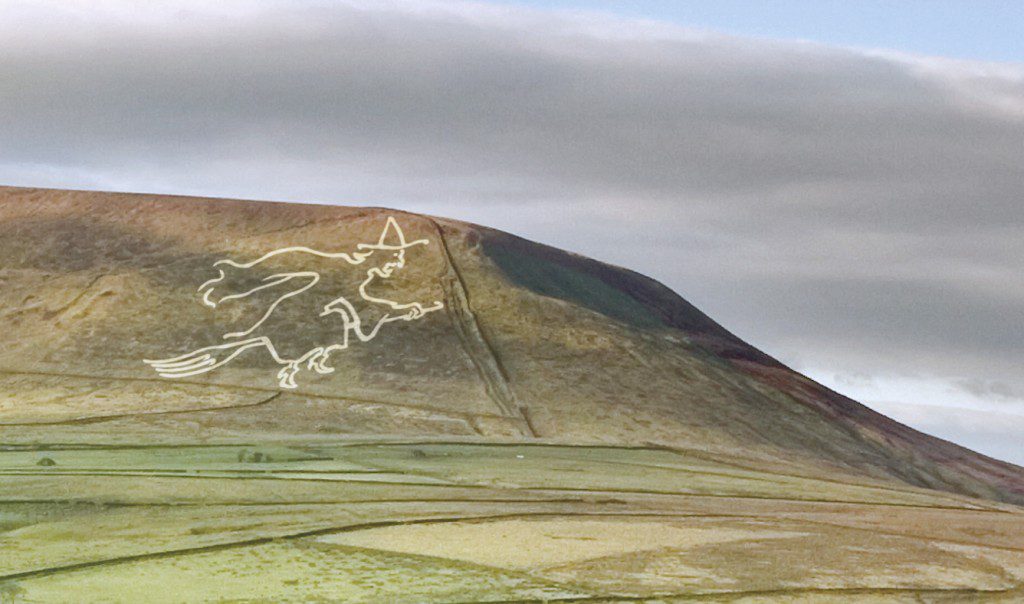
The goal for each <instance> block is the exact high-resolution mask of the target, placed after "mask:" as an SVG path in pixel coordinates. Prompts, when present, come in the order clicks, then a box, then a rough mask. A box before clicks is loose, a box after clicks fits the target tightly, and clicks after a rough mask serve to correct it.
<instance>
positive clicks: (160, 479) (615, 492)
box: [0, 441, 1024, 602]
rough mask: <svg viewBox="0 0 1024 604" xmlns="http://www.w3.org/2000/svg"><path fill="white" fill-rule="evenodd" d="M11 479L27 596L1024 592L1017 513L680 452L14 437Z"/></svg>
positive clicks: (14, 586) (518, 597)
mask: <svg viewBox="0 0 1024 604" xmlns="http://www.w3.org/2000/svg"><path fill="white" fill-rule="evenodd" d="M0 485H2V488H0V530H2V532H0V575H2V576H0V593H2V594H3V597H4V598H6V601H14V602H54V601H104V602H139V601H147V602H195V601H247V602H252V601H266V602H275V601H296V600H301V601H337V602H378V601H388V602H423V601H428V602H430V601H436V602H484V601H527V602H530V601H534V602H548V601H574V602H578V601H636V600H644V599H648V598H657V599H659V600H663V601H664V600H672V599H686V598H692V597H700V598H703V599H713V600H724V601H732V600H735V599H741V600H742V599H746V598H755V597H768V596H771V597H772V598H774V599H778V598H783V597H784V598H788V599H795V601H799V600H800V599H802V598H814V599H819V598H821V597H826V596H829V597H831V596H835V597H840V596H843V597H847V598H859V599H864V600H874V599H885V600H890V599H897V600H898V599H901V598H903V597H906V598H908V599H910V598H915V597H929V598H942V597H948V598H951V599H956V598H957V597H965V596H966V595H969V596H970V597H971V598H974V599H988V600H991V601H1001V600H1002V601H1012V599H1014V598H1016V597H1021V596H1022V595H1024V592H1022V591H1021V588H1020V585H1021V583H1022V581H1024V546H1022V544H1024V514H1022V513H1021V511H1020V510H1019V508H1016V507H1014V506H1009V505H1005V504H995V503H991V502H986V501H982V500H974V499H970V498H966V497H960V496H955V495H945V494H937V493H935V492H930V491H925V490H921V489H912V488H907V489H897V488H893V487H892V486H889V485H884V484H881V483H880V484H871V483H852V482H849V483H848V482H843V481H837V480H825V479H821V478H814V477H801V476H794V475H783V474H775V473H771V472H767V471H763V470H758V469H757V468H752V467H744V466H740V465H731V464H729V463H724V462H721V461H713V460H710V459H708V458H706V457H704V456H702V455H700V454H699V452H686V451H681V450H680V451H674V450H667V449H660V448H622V447H572V446H554V445H518V444H517V445H512V444H499V443H493V444H482V443H459V442H448V443H443V442H426V441H422V442H406V443H396V442H390V443H385V442H377V443H350V444H346V445H338V444H326V443H323V442H306V443H295V442H293V443H274V444H265V445H245V446H239V445H221V446H203V445H193V446H187V445H182V446H150V447H132V446H128V445H118V446H82V445H71V446H60V445H50V446H41V445H35V446H33V445H19V446H7V447H5V448H4V450H3V451H2V452H0ZM70 594H74V596H71V595H70Z"/></svg>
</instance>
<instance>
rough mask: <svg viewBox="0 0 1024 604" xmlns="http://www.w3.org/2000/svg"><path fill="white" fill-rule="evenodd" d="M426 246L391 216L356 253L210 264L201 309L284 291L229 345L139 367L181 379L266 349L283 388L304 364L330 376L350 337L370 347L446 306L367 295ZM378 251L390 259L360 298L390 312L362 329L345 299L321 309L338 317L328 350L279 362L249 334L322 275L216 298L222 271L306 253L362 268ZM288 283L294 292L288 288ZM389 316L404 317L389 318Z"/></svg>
mask: <svg viewBox="0 0 1024 604" xmlns="http://www.w3.org/2000/svg"><path fill="white" fill-rule="evenodd" d="M429 243H430V242H429V241H428V240H427V239H417V240H415V241H406V240H405V233H403V232H402V229H401V227H400V226H399V225H398V221H396V220H395V218H394V217H393V216H389V217H388V219H387V223H386V224H385V225H384V229H383V230H382V231H381V234H380V239H378V240H377V242H376V243H360V244H357V245H356V250H357V251H355V252H353V253H351V254H349V253H346V252H336V253H331V252H321V251H319V250H314V249H312V248H308V247H285V248H279V249H276V250H274V251H272V252H268V253H266V254H264V255H263V256H260V257H259V258H257V259H256V260H253V261H251V262H236V261H234V260H230V259H224V260H219V261H217V262H215V263H214V264H213V266H214V268H216V269H217V272H218V276H216V277H214V278H213V279H210V280H209V281H207V282H205V283H203V284H202V285H200V286H199V290H198V291H199V293H200V294H201V296H202V297H201V300H202V302H203V304H205V305H206V306H209V307H210V308H217V306H218V305H219V304H221V303H223V302H227V301H231V300H237V299H241V298H246V297H248V296H251V295H252V294H255V293H256V292H259V291H262V290H266V289H270V288H276V287H278V286H283V287H284V288H285V289H287V290H288V291H287V292H286V293H284V294H282V295H280V296H278V298H277V299H276V300H274V301H273V302H272V303H271V304H270V305H269V307H268V308H267V310H266V311H265V312H264V313H263V314H262V316H260V318H259V319H258V320H257V321H256V322H255V323H253V324H252V325H251V326H250V327H249V328H248V329H245V330H243V331H234V332H230V333H226V334H224V335H223V338H224V339H225V340H230V341H229V342H226V343H224V344H217V345H213V346H206V347H203V348H199V349H197V350H193V351H192V352H189V353H186V354H183V355H179V356H176V357H170V358H166V359H158V360H150V359H143V362H145V363H146V364H148V365H150V366H151V367H153V369H155V370H156V372H157V373H158V374H159V375H160V376H161V377H165V378H184V377H189V376H194V375H199V374H202V373H206V372H208V371H213V370H214V369H217V368H218V367H222V366H224V365H226V364H227V363H230V362H231V361H232V360H234V358H235V357H237V356H238V355H240V354H242V353H243V352H245V351H246V350H249V349H250V348H265V349H266V350H267V352H269V353H270V356H271V357H272V358H273V359H274V361H276V362H277V363H278V364H279V365H281V370H280V371H279V372H278V374H277V379H278V384H279V385H280V386H281V387H282V388H295V387H296V383H295V374H296V373H298V372H299V370H300V369H301V368H302V367H303V365H305V367H306V368H307V369H309V370H312V371H316V372H317V373H320V374H328V373H331V372H333V371H334V368H333V367H331V366H329V365H328V364H327V362H328V360H329V359H330V356H331V353H333V352H337V351H339V350H344V349H346V348H348V346H349V343H350V342H351V341H352V340H351V338H353V337H354V338H356V340H357V341H359V342H369V341H370V340H372V339H373V338H375V337H376V336H377V334H378V333H379V332H380V328H381V327H383V326H384V325H385V324H387V323H391V322H394V321H413V320H416V319H420V318H422V317H423V316H424V315H426V314H427V313H430V312H434V311H437V310H440V309H442V308H444V304H442V303H441V302H440V301H434V302H433V303H432V304H431V305H429V306H424V304H423V303H421V302H409V303H400V302H396V301H394V300H387V299H384V298H379V297H375V296H373V295H371V294H370V293H368V292H367V287H368V286H369V285H370V284H371V283H372V282H374V281H375V280H377V279H388V278H390V277H391V276H392V274H393V273H394V271H396V270H399V269H401V268H402V267H404V266H405V263H406V260H405V250H407V249H409V248H411V247H414V246H419V245H428V244H429ZM381 252H384V253H387V252H390V253H391V257H390V258H388V259H387V262H385V263H384V264H383V265H380V266H374V267H373V268H370V269H369V270H367V271H366V278H365V279H363V281H362V282H361V283H360V284H359V296H360V297H361V298H362V299H363V300H364V301H366V302H370V303H373V304H380V305H383V306H385V307H387V308H388V309H389V310H388V312H386V313H385V314H384V315H383V316H381V317H379V318H378V319H377V320H376V321H375V322H374V323H372V325H363V320H362V318H361V317H360V316H359V312H358V311H357V310H356V308H355V306H353V304H352V302H350V301H349V300H348V299H347V298H345V297H343V296H339V297H337V298H334V299H333V300H331V301H330V302H328V303H327V304H326V305H324V306H323V307H322V308H321V309H320V313H319V316H320V317H326V316H328V315H338V316H339V317H340V318H341V322H342V332H341V336H340V337H341V341H340V342H335V343H332V344H328V345H322V346H314V347H313V348H310V349H309V350H307V351H306V352H305V353H303V354H301V355H299V356H297V357H295V358H283V357H282V356H281V355H280V354H279V353H278V351H277V348H276V347H275V346H274V342H273V341H272V340H271V339H270V337H268V336H265V335H256V336H254V335H253V334H254V333H256V332H257V330H258V329H259V328H260V326H262V325H263V324H264V322H266V320H267V319H268V318H270V316H271V315H272V314H273V313H274V311H275V310H276V309H277V307H278V306H279V305H280V304H281V303H282V302H284V301H285V300H287V299H289V298H292V297H294V296H299V295H301V294H303V293H304V292H306V291H308V290H310V289H311V288H313V287H315V286H316V285H317V283H319V282H320V279H321V277H320V273H318V272H316V271H294V272H279V273H275V274H273V275H269V276H267V277H264V278H263V279H262V281H261V282H260V284H259V285H257V286H255V287H252V288H250V289H248V290H247V291H243V292H238V293H230V294H226V295H220V296H218V293H219V287H218V286H222V285H224V281H225V276H226V275H225V270H234V269H239V270H246V269H250V268H252V267H254V266H257V265H260V264H262V263H263V262H265V261H266V260H269V259H270V258H273V257H276V256H280V255H282V254H309V255H311V256H317V257H320V258H331V259H339V260H342V261H344V262H346V263H348V264H350V265H360V264H363V263H364V262H366V260H367V258H369V257H370V256H371V255H373V254H379V253H381ZM289 284H291V285H292V287H289ZM392 311H404V312H401V313H395V314H392ZM249 336H252V337H249Z"/></svg>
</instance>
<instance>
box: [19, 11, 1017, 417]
mask: <svg viewBox="0 0 1024 604" xmlns="http://www.w3.org/2000/svg"><path fill="white" fill-rule="evenodd" d="M296 4H297V3H296ZM196 6H198V5H193V6H191V9H192V10H193V11H199V13H198V14H197V13H195V12H193V13H191V14H186V16H185V17H182V16H181V15H180V14H178V13H174V12H168V13H167V16H166V18H164V19H152V20H147V21H146V22H145V23H139V22H133V21H132V20H131V19H122V20H120V21H117V20H114V19H103V18H99V17H96V16H95V15H94V14H93V13H88V12H82V13H78V14H72V13H70V12H69V11H58V12H61V15H62V16H61V17H60V18H59V19H57V18H51V19H43V18H41V17H42V15H34V14H32V10H33V9H30V8H23V9H21V10H22V11H25V12H23V13H20V14H18V15H16V16H17V17H18V18H17V19H8V20H6V22H7V23H9V25H8V26H6V27H7V29H8V30H7V31H5V26H4V25H0V180H3V181H6V182H8V183H11V184H40V185H54V186H76V185H77V186H87V187H88V186H113V187H116V188H124V189H135V190H149V191H155V190H159V191H172V192H196V193H206V194H217V195H231V196H247V197H263V198H268V197H271V198H280V199H297V200H322V201H339V202H355V203H372V204H379V205H403V206H406V207H410V208H412V209H421V210H428V211H433V212H435V213H441V214H447V215H454V216H461V217H467V218H470V219H475V220H478V221H482V222H487V223H490V224H493V225H495V226H498V227H503V228H508V229H511V230H514V231H517V232H520V233H521V234H524V235H527V236H531V237H534V238H539V239H542V240H544V241H547V242H551V243H554V244H557V245H560V246H563V247H570V248H573V249H576V250H578V251H581V252H584V253H588V254H591V255H594V256H597V257H599V258H602V259H606V260H610V261H614V262H617V263H620V264H627V265H629V266H631V267H634V268H636V269H638V270H641V271H642V272H646V273H648V274H652V275H653V276H656V277H658V278H660V279H662V280H664V281H665V282H667V283H668V284H669V285H671V286H672V287H674V288H675V289H677V290H678V291H680V292H681V293H682V294H683V295H684V296H686V297H688V298H690V299H691V300H692V301H694V302H695V303H697V304H698V305H700V306H702V307H703V308H705V309H706V310H707V311H708V312H709V313H710V314H712V315H713V316H715V317H716V318H717V319H720V320H721V321H722V322H724V323H725V324H726V325H728V326H730V327H733V328H734V329H735V330H736V331H737V332H738V333H739V334H740V335H742V336H745V337H748V338H750V339H751V340H752V341H753V342H754V343H756V344H759V345H761V346H762V347H764V348H766V349H767V350H768V351H769V352H773V353H776V354H779V355H780V356H782V357H783V358H794V359H807V358H808V357H814V358H815V359H818V360H819V361H820V359H833V360H834V363H835V364H836V365H837V366H844V367H849V368H850V369H851V371H852V370H865V371H885V370H891V371H907V372H917V373H926V374H927V373H935V374H942V375H947V374H951V372H953V373H956V372H958V374H957V375H956V377H957V378H961V379H963V380H967V381H965V382H964V383H965V384H969V385H970V387H971V388H974V389H975V390H978V389H981V390H985V389H986V388H987V389H989V390H991V389H992V388H996V389H997V390H999V389H1000V388H1002V389H1003V390H1006V391H1012V392H1021V391H1024V378H1022V377H1018V375H1019V373H1020V372H1019V368H1020V367H1021V366H1022V365H1024V353H1022V350H1024V347H1022V346H1021V345H1020V342H1022V341H1024V328H1022V325H1024V321H1021V318H1022V317H1024V278H1022V275H1021V265H1022V262H1021V261H1022V260H1024V237H1022V236H1021V235H1022V234H1024V168H1022V166H1024V68H1021V67H1019V66H1012V65H1009V66H985V65H971V64H958V63H953V62H944V61H936V60H925V59H915V58H907V57H896V56H889V55H884V54H881V53H865V52H858V51H850V50H841V49H831V48H826V47H821V46H814V45H807V44H783V43H774V42H768V41H751V40H741V39H733V38H728V37H724V36H717V35H703V34H694V33H693V32H685V31H681V30H678V31H674V30H671V29H670V28H660V27H656V26H655V25H653V24H643V23H635V22H624V21H623V22H616V21H614V20H611V19H600V18H594V17H584V16H572V15H565V14H545V13H538V12H528V11H517V10H508V11H502V10H498V9H490V8H488V7H486V6H479V5H452V6H449V7H445V6H444V5H434V4H427V3H405V4H401V3H399V4H388V5H386V6H385V7H384V8H375V7H373V5H371V4H365V5H360V4H351V5H349V4H323V5H319V4H317V5H304V6H307V8H303V9H301V10H300V9H297V8H294V6H296V5H289V4H287V3H282V4H270V5H267V6H268V8H264V9H262V10H260V11H259V12H258V13H250V12H246V11H244V10H240V9H239V10H235V11H228V13H226V14H224V15H220V16H218V15H214V14H212V13H211V12H209V11H204V10H203V9H199V8H196ZM289 6H292V7H293V8H291V9H289ZM310 7H313V8H310ZM47 10H50V11H56V10H57V9H54V8H52V6H51V8H50V9H47ZM2 12H3V9H0V14H2ZM26 15H27V16H26ZM3 22H5V20H4V19H0V23H3ZM29 22H35V23H42V24H43V25H40V26H38V28H36V29H33V28H31V27H26V26H25V24H26V23H29ZM3 34H6V36H5V35H3ZM5 40H6V41H5ZM69 175H70V177H69ZM544 212H550V214H549V216H551V218H543V216H542V213H544ZM566 225H572V226H571V228H570V227H567V226H566ZM897 365H898V366H897ZM992 384H995V385H994V386H993V385H992ZM999 391H1002V390H999ZM921 402H927V401H921Z"/></svg>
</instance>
